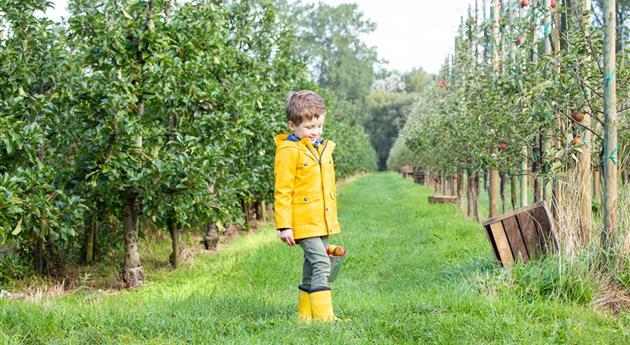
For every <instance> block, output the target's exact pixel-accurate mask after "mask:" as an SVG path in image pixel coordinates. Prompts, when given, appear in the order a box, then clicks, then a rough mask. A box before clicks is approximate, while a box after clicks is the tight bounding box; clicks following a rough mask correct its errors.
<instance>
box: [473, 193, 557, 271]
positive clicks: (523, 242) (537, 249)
mask: <svg viewBox="0 0 630 345" xmlns="http://www.w3.org/2000/svg"><path fill="white" fill-rule="evenodd" d="M483 226H484V228H485V232H486V235H487V237H488V242H490V247H492V251H493V252H494V256H495V257H496V258H497V260H498V261H499V262H500V263H501V264H502V265H503V266H504V267H509V266H512V265H514V263H515V261H519V260H520V261H522V262H527V261H529V260H533V259H537V258H539V257H541V256H543V255H545V254H547V253H549V252H551V251H553V250H555V249H556V248H557V247H558V245H557V241H556V237H555V233H556V232H555V228H554V224H553V218H552V216H551V213H550V212H549V208H548V207H547V204H546V203H545V202H544V201H539V202H537V203H535V204H533V205H529V206H525V207H521V208H519V209H516V210H514V211H512V212H509V213H505V214H502V215H500V216H498V217H494V218H490V219H488V220H486V221H485V222H483Z"/></svg>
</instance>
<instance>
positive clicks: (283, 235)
mask: <svg viewBox="0 0 630 345" xmlns="http://www.w3.org/2000/svg"><path fill="white" fill-rule="evenodd" d="M278 237H280V239H281V240H282V242H286V243H287V244H288V245H290V246H294V245H295V239H294V238H293V230H291V229H285V230H282V231H278Z"/></svg>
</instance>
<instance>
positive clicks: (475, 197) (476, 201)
mask: <svg viewBox="0 0 630 345" xmlns="http://www.w3.org/2000/svg"><path fill="white" fill-rule="evenodd" d="M474 185H475V190H474V193H473V206H474V210H473V212H474V216H475V220H476V221H477V222H479V188H480V185H481V181H480V178H479V174H478V173H475V183H474Z"/></svg>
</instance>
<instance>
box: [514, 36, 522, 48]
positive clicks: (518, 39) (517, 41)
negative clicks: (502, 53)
mask: <svg viewBox="0 0 630 345" xmlns="http://www.w3.org/2000/svg"><path fill="white" fill-rule="evenodd" d="M514 43H515V44H516V45H517V46H520V45H521V36H517V37H516V39H515V40H514Z"/></svg>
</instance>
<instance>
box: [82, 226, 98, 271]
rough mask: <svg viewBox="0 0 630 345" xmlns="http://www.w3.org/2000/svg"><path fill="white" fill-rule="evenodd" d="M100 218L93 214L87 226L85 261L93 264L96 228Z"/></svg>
mask: <svg viewBox="0 0 630 345" xmlns="http://www.w3.org/2000/svg"><path fill="white" fill-rule="evenodd" d="M97 227H98V220H97V217H96V216H92V218H91V219H90V222H89V223H88V226H87V227H86V228H85V230H86V233H85V263H86V264H88V265H91V264H93V263H94V243H95V242H96V228H97Z"/></svg>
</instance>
